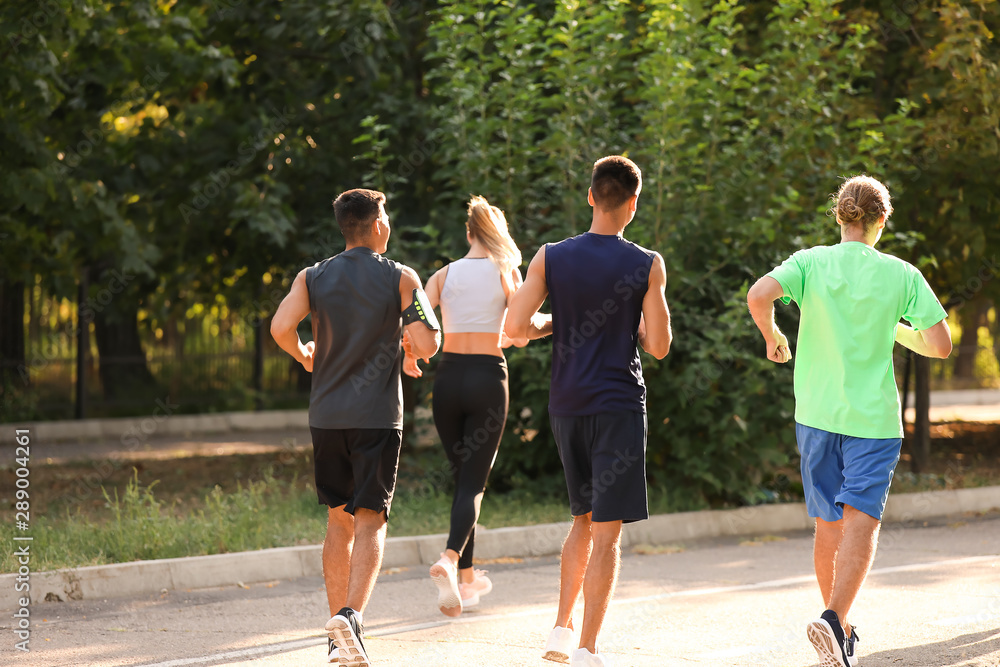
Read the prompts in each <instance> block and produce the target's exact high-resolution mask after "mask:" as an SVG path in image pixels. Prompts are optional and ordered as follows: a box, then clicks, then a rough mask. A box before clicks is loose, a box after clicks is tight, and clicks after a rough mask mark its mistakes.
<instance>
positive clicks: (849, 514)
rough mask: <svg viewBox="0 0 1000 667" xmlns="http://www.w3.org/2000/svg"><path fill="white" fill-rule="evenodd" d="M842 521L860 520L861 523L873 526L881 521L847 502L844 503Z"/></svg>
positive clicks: (876, 525) (852, 521)
mask: <svg viewBox="0 0 1000 667" xmlns="http://www.w3.org/2000/svg"><path fill="white" fill-rule="evenodd" d="M844 522H845V523H848V522H850V523H854V522H860V523H862V524H865V525H868V526H873V527H878V525H879V524H881V523H882V522H881V520H879V519H878V518H876V517H873V516H872V515H871V514H868V513H867V512H863V511H861V510H859V509H857V508H856V507H852V506H851V505H847V504H845V505H844Z"/></svg>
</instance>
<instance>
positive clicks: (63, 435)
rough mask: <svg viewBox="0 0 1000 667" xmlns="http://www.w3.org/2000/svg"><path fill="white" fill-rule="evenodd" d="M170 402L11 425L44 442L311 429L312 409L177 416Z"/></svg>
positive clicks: (10, 438) (8, 434) (3, 434)
mask: <svg viewBox="0 0 1000 667" xmlns="http://www.w3.org/2000/svg"><path fill="white" fill-rule="evenodd" d="M170 407H171V406H170V405H169V404H167V403H162V402H158V405H157V406H156V409H154V410H153V411H152V412H151V414H150V415H147V416H145V417H122V418H119V419H81V420H78V421H77V420H66V421H48V422H28V423H24V424H9V426H16V427H17V428H19V429H28V430H29V431H30V432H31V438H32V440H35V441H40V442H92V441H94V440H110V441H112V442H122V444H125V443H126V441H127V440H129V439H134V438H136V437H138V438H140V439H141V438H143V437H148V436H150V435H152V434H154V433H155V434H156V435H157V436H164V435H177V436H184V437H186V436H188V435H191V434H194V433H228V432H230V431H282V430H285V429H290V428H292V429H308V428H309V411H308V410H266V411H263V412H218V413H214V414H208V415H176V414H171V413H170ZM13 444H14V429H13V428H4V429H0V445H13Z"/></svg>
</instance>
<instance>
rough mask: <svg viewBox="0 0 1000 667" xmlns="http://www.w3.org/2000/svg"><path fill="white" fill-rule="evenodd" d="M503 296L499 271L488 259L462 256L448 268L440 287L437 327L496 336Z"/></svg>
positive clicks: (503, 310)
mask: <svg viewBox="0 0 1000 667" xmlns="http://www.w3.org/2000/svg"><path fill="white" fill-rule="evenodd" d="M506 315H507V295H506V294H504V291H503V285H502V284H501V282H500V270H499V269H498V268H497V265H496V264H494V263H493V260H491V259H489V258H488V257H481V258H480V257H477V258H469V257H463V258H462V259H459V260H456V261H454V262H452V263H451V264H449V265H448V275H447V276H445V279H444V286H443V287H442V288H441V326H442V328H443V329H444V332H445V333H446V334H449V333H492V334H498V335H499V334H500V331H501V330H502V329H503V320H504V317H505V316H506Z"/></svg>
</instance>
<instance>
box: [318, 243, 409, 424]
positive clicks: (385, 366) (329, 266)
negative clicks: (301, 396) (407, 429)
mask: <svg viewBox="0 0 1000 667" xmlns="http://www.w3.org/2000/svg"><path fill="white" fill-rule="evenodd" d="M402 272H403V265H402V264H400V263H399V262H394V261H392V260H391V259H386V258H385V257H383V256H381V255H379V254H377V253H375V252H372V251H371V250H369V249H368V248H351V249H350V250H345V251H344V252H342V253H340V254H339V255H335V256H333V257H331V258H329V259H325V260H323V261H322V262H318V263H317V264H316V265H315V266H311V267H309V268H308V269H306V287H308V289H309V310H310V311H311V312H312V332H313V340H314V341H316V352H315V357H314V359H313V373H312V392H311V394H310V397H309V425H310V426H314V427H316V428H328V429H349V428H402V427H403V385H402V383H401V382H400V377H399V371H400V362H401V360H402V357H403V353H402V349H401V348H400V345H399V344H400V337H401V336H402V331H403V328H402V319H401V317H400V310H401V304H400V301H399V278H400V275H401V274H402Z"/></svg>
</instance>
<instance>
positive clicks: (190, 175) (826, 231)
mask: <svg viewBox="0 0 1000 667" xmlns="http://www.w3.org/2000/svg"><path fill="white" fill-rule="evenodd" d="M0 25H2V26H3V31H2V33H3V36H4V43H3V44H2V45H0V54H2V55H0V76H2V80H3V81H4V84H5V85H4V87H3V92H2V96H3V110H2V114H3V115H2V119H0V140H2V142H0V145H2V146H3V152H4V156H5V160H4V169H3V170H2V171H0V182H2V187H0V201H2V206H0V387H2V389H0V391H2V394H0V412H2V416H3V420H4V421H10V420H13V419H30V418H65V417H70V416H72V415H73V413H74V401H75V400H77V399H74V394H73V391H72V387H73V383H74V381H75V379H76V378H77V377H78V376H79V377H82V378H84V380H85V383H84V389H85V393H84V395H83V396H82V397H81V398H82V399H83V400H84V401H86V407H87V410H86V414H87V415H89V416H101V415H117V414H148V413H149V412H150V411H151V410H152V407H151V406H152V404H153V400H154V398H156V397H160V398H162V397H165V396H169V397H170V400H171V401H173V402H174V403H180V404H181V405H182V406H183V407H182V409H184V410H187V411H196V410H220V409H248V408H254V407H283V406H302V405H304V402H303V390H305V391H307V390H308V376H307V375H305V374H304V373H302V372H300V371H299V369H297V368H296V366H295V364H294V363H291V362H290V360H289V359H288V358H287V357H284V356H283V355H282V354H281V353H280V352H279V351H277V350H276V349H275V348H274V346H273V343H272V342H271V341H270V339H269V337H268V336H267V335H266V332H267V326H266V325H267V318H268V317H269V316H270V315H271V314H273V312H274V310H275V308H276V307H277V304H278V302H279V301H280V299H281V297H282V295H283V294H284V292H285V291H286V290H287V287H288V285H289V283H290V280H291V278H292V277H294V275H295V273H296V272H297V271H298V270H299V269H301V268H302V267H303V266H306V265H308V264H311V263H313V262H315V261H317V260H318V259H321V258H323V257H327V256H329V255H332V254H334V253H336V252H338V251H339V250H340V249H341V248H342V247H343V241H342V239H341V238H340V235H339V232H338V231H337V228H336V223H335V222H334V219H333V215H332V207H331V206H330V203H331V201H332V199H333V198H334V197H335V196H336V195H337V194H338V193H339V192H341V191H343V190H345V189H347V188H350V187H357V186H368V187H375V188H379V189H383V190H385V191H386V192H387V193H388V194H389V206H388V208H389V213H390V217H391V219H392V222H393V225H394V228H395V229H394V236H393V239H392V241H391V245H390V250H389V253H388V254H389V255H390V256H391V257H393V258H396V259H399V260H401V261H404V262H406V263H408V264H411V265H412V266H414V267H415V268H417V269H418V271H420V272H421V274H422V275H423V276H424V277H425V278H426V277H427V276H428V275H429V274H430V273H431V272H432V271H433V270H434V269H436V268H437V267H439V266H441V265H442V264H443V263H445V262H447V261H449V260H451V259H454V258H455V257H458V256H460V255H461V254H463V253H464V247H465V240H464V234H463V233H462V231H463V229H462V224H463V223H464V204H465V201H466V200H467V198H468V196H469V195H470V194H473V193H474V194H482V195H484V196H486V197H487V198H488V199H489V200H490V201H491V202H492V203H494V204H496V205H498V206H500V207H501V208H502V209H503V210H504V211H505V212H506V215H507V218H508V221H509V222H510V225H511V230H512V233H513V235H514V237H515V239H516V240H517V241H518V243H519V244H520V246H521V249H522V252H523V253H524V255H525V261H526V262H527V260H529V259H530V257H531V256H532V255H533V254H534V252H535V251H536V250H537V248H538V247H539V245H541V244H542V243H545V242H548V241H554V240H558V239H561V238H564V237H566V236H568V235H571V234H574V233H579V232H581V231H585V230H586V229H587V227H588V225H589V220H590V211H589V207H588V206H587V204H586V189H587V185H588V182H589V172H590V165H591V164H592V162H593V160H594V159H596V158H597V157H600V156H602V155H605V154H610V153H625V154H628V155H629V156H631V157H632V158H634V159H635V160H636V161H637V162H638V164H639V165H640V167H641V168H642V169H643V173H644V185H643V193H642V196H641V198H640V203H639V212H638V214H637V216H636V219H635V221H634V222H633V224H632V225H631V226H630V227H629V229H628V230H627V232H626V235H627V236H628V237H629V238H631V239H632V240H635V241H636V242H638V243H641V244H643V245H646V246H648V247H651V248H654V249H656V250H658V251H660V252H661V253H662V254H663V255H664V258H665V259H666V262H667V267H668V274H669V276H668V286H667V297H668V300H669V302H670V305H671V309H672V312H673V315H674V329H675V334H676V342H675V345H674V348H673V350H672V352H671V354H670V356H669V357H668V358H667V359H665V360H663V361H661V362H658V361H656V360H653V359H651V358H648V357H644V358H643V363H644V367H645V373H646V380H647V385H648V387H649V428H650V447H649V464H648V467H649V472H650V476H651V479H652V480H653V481H654V482H655V483H656V484H657V486H658V487H659V488H661V489H662V490H664V492H665V493H668V494H670V495H672V496H675V499H676V502H677V503H678V504H679V505H681V506H683V505H684V504H685V503H687V504H690V505H691V506H695V505H698V504H700V503H704V502H706V501H711V502H760V501H764V500H767V499H769V498H770V497H771V496H773V495H774V494H776V493H779V492H780V488H778V486H777V485H776V484H777V483H776V482H775V480H774V476H775V474H776V472H777V471H778V470H780V467H781V466H782V465H785V464H786V463H787V462H788V461H789V459H790V458H791V457H792V456H793V455H794V436H793V431H792V429H791V419H792V417H791V415H792V395H791V389H792V387H791V369H790V368H784V367H781V368H779V367H776V366H774V365H772V364H769V363H767V362H766V361H765V360H764V359H763V344H762V342H761V341H760V340H759V338H758V336H757V334H756V331H755V329H754V327H753V325H752V322H751V320H750V319H749V316H748V315H747V313H746V307H745V302H744V296H745V292H746V289H747V287H748V285H749V284H750V283H752V281H753V280H755V279H756V277H758V276H759V275H762V274H763V273H765V272H766V271H768V270H769V269H770V268H771V267H772V266H773V265H775V264H777V263H778V262H780V261H781V260H782V259H783V258H784V257H786V256H787V255H788V254H790V253H791V252H793V251H794V250H795V249H797V248H800V247H803V246H806V245H813V244H817V243H835V242H837V241H838V240H839V236H838V233H837V228H836V225H835V223H834V222H833V220H832V219H831V218H829V217H828V216H827V215H826V210H827V208H828V206H829V195H830V193H832V192H834V191H835V190H836V189H837V187H838V185H839V182H840V178H841V177H843V176H848V175H852V174H855V173H861V172H864V173H869V174H872V175H874V176H876V177H878V178H880V179H881V180H883V181H884V182H886V184H887V185H888V187H889V189H890V191H891V193H892V194H893V198H894V205H895V208H896V213H895V214H894V216H893V218H892V220H891V223H890V227H889V228H888V230H887V233H886V234H885V236H884V237H883V242H882V245H881V246H880V249H881V250H884V251H886V252H891V253H893V254H897V255H899V256H901V257H903V258H905V259H907V260H908V261H911V262H913V263H914V264H916V265H917V266H918V267H920V268H921V269H922V270H923V271H924V273H925V275H926V276H927V277H928V279H929V280H930V282H931V284H932V286H933V287H934V289H935V290H936V291H937V293H938V294H939V295H940V296H941V299H942V301H943V302H945V303H946V306H947V307H948V308H949V309H950V310H951V312H952V318H953V322H954V324H955V326H954V330H955V335H956V342H957V343H960V345H959V347H958V348H957V352H956V354H955V356H954V359H953V360H949V361H948V362H945V363H941V364H928V363H927V362H925V361H917V362H916V363H915V366H916V376H917V378H918V379H920V378H924V379H923V382H924V385H923V387H924V389H926V385H927V382H928V381H930V382H933V383H935V386H938V387H945V386H956V387H957V386H985V385H989V384H990V383H994V384H995V383H997V382H998V381H1000V379H998V378H1000V371H998V370H997V367H996V364H997V361H996V345H997V344H996V340H997V333H998V326H997V313H996V308H995V304H996V303H997V301H998V298H1000V280H998V279H997V278H998V274H1000V183H998V178H997V169H996V165H997V164H998V158H1000V116H998V114H1000V104H998V102H1000V99H998V97H1000V88H998V86H997V81H1000V72H998V67H1000V46H998V41H997V38H996V37H995V32H996V31H997V29H998V28H1000V7H998V5H997V3H996V2H994V1H986V0H984V1H969V0H959V1H952V0H928V1H927V2H918V1H917V0H907V1H906V2H898V3H897V2H892V1H890V0H879V1H876V2H850V1H848V2H832V1H828V0H783V1H782V2H779V3H777V4H775V3H770V2H768V3H765V2H756V1H749V2H737V1H735V0H722V1H720V2H717V3H706V2H698V1H697V0H681V1H680V2H677V1H671V2H667V1H665V0H662V1H661V0H647V1H646V2H643V3H636V2H625V1H621V0H617V1H614V2H605V3H588V2H574V1H561V2H552V1H539V2H535V3H529V2H516V1H514V0H481V1H471V0H470V1H456V2H434V1H431V0H420V1H407V2H399V1H397V0H389V1H385V0H380V1H376V0H338V1H334V0H312V1H310V2H306V1H304V0H203V1H202V2H187V3H180V2H176V1H175V0H130V1H129V2H100V3H98V2H95V1H93V0H45V1H44V2H42V3H17V2H13V1H12V0H5V1H3V2H2V3H0ZM779 311H780V317H781V318H782V320H783V324H784V325H785V326H786V327H787V328H790V329H792V330H794V326H795V309H794V308H783V309H779ZM306 332H307V327H304V335H305V334H306ZM78 349H79V350H82V351H83V355H82V356H81V357H80V362H81V363H80V364H79V370H77V356H78V355H77V350H78ZM549 352H550V351H549V345H548V343H545V342H541V343H536V344H533V345H531V346H529V347H528V348H525V349H523V350H519V351H516V352H512V353H511V354H510V355H509V356H510V367H511V397H512V409H511V416H510V421H509V423H508V428H507V433H506V435H505V439H506V440H505V444H504V454H503V455H501V456H500V458H499V459H498V468H497V472H496V475H495V478H494V479H495V481H496V483H497V484H499V485H506V486H508V487H516V486H517V485H519V484H524V483H529V482H528V480H537V479H544V478H546V476H548V475H552V474H555V473H557V472H558V470H559V468H558V458H557V456H556V453H555V449H554V447H553V446H552V445H551V442H550V436H549V429H548V423H547V411H546V404H547V397H548V373H549V369H550V366H549ZM903 366H904V364H902V363H900V364H898V368H897V371H899V372H901V371H902V368H903ZM431 371H433V367H432V369H431ZM431 380H432V373H431V374H428V375H427V376H425V378H424V379H423V380H421V381H420V382H416V383H411V382H409V381H408V382H407V396H408V402H409V404H410V408H413V407H414V406H417V405H422V404H424V403H426V393H427V392H428V391H429V389H430V386H431ZM911 386H912V385H911ZM78 407H79V406H78Z"/></svg>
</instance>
